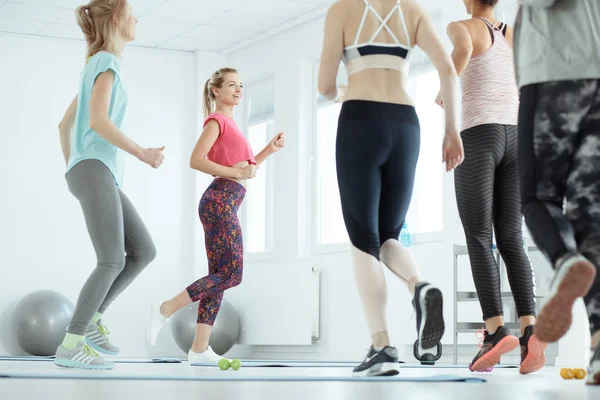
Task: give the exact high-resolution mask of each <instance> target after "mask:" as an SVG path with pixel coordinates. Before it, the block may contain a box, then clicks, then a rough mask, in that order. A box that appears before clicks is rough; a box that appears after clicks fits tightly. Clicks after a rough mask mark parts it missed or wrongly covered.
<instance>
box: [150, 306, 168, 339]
mask: <svg viewBox="0 0 600 400" xmlns="http://www.w3.org/2000/svg"><path fill="white" fill-rule="evenodd" d="M160 305H161V302H160V301H153V302H152V305H151V306H150V313H149V314H148V325H147V326H146V338H147V339H148V343H149V344H150V346H154V345H155V344H156V338H158V334H159V333H160V330H161V329H162V327H163V326H164V325H165V323H166V322H167V321H168V318H165V317H163V315H162V314H161V313H160Z"/></svg>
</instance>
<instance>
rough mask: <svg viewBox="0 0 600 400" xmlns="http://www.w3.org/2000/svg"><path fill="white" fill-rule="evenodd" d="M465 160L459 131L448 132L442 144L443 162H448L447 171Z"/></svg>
mask: <svg viewBox="0 0 600 400" xmlns="http://www.w3.org/2000/svg"><path fill="white" fill-rule="evenodd" d="M464 160H465V152H464V150H463V144H462V139H461V138H460V135H459V134H458V132H447V133H446V134H445V135H444V142H443V144H442V162H445V163H446V172H449V171H452V170H453V169H454V168H456V167H458V166H459V165H460V164H462V162H463V161H464Z"/></svg>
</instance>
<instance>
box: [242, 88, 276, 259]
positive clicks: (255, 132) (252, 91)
mask: <svg viewBox="0 0 600 400" xmlns="http://www.w3.org/2000/svg"><path fill="white" fill-rule="evenodd" d="M246 97H247V98H248V107H247V114H246V115H247V119H246V120H247V124H246V126H247V127H248V129H247V135H248V141H249V142H250V146H251V147H252V150H253V151H254V153H255V154H258V153H259V152H260V151H261V150H262V149H264V147H265V146H266V145H267V143H268V142H269V141H270V140H271V138H272V137H273V135H274V132H273V129H274V128H273V125H274V123H273V121H274V105H273V100H274V95H273V86H272V83H265V82H262V83H258V84H255V85H252V86H251V87H250V88H249V89H247V91H246ZM271 163H272V160H270V159H268V160H267V161H265V162H264V163H263V164H262V165H261V166H260V169H259V171H258V173H257V174H256V177H255V178H254V179H249V180H248V181H247V192H246V199H245V200H244V210H243V218H242V221H243V231H244V247H245V251H246V252H247V253H267V252H270V251H271V250H272V243H273V240H272V232H273V224H272V221H273V218H272V210H273V168H272V166H271Z"/></svg>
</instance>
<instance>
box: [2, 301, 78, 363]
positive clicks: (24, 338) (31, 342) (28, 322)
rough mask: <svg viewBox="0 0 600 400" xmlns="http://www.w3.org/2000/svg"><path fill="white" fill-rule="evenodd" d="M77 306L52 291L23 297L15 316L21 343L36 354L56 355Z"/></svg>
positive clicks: (16, 308) (14, 324)
mask: <svg viewBox="0 0 600 400" xmlns="http://www.w3.org/2000/svg"><path fill="white" fill-rule="evenodd" d="M73 309H74V307H73V303H71V302H70V301H69V299H68V298H67V297H66V296H64V295H62V294H60V293H57V292H55V291H52V290H38V291H35V292H32V293H29V294H28V295H27V296H25V297H23V298H22V299H21V301H19V302H18V303H17V306H16V307H15V310H14V316H13V326H14V328H15V330H16V334H17V339H18V342H19V346H21V348H22V349H23V350H24V351H26V352H27V353H29V354H31V355H33V356H52V355H54V354H56V348H57V347H58V345H60V343H61V342H62V340H63V338H64V337H65V333H66V332H67V326H68V325H69V323H70V322H71V318H72V317H73Z"/></svg>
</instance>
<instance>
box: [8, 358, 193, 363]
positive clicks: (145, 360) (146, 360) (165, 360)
mask: <svg viewBox="0 0 600 400" xmlns="http://www.w3.org/2000/svg"><path fill="white" fill-rule="evenodd" d="M0 361H54V356H48V357H44V356H0ZM183 361H186V360H183V359H180V358H141V359H129V360H114V362H115V363H118V364H171V363H181V362H183Z"/></svg>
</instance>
